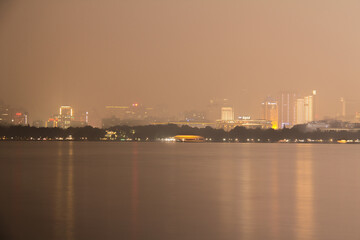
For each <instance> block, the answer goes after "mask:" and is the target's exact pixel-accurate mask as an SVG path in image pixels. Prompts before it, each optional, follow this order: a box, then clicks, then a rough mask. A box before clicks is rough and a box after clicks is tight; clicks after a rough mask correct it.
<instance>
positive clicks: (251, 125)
mask: <svg viewBox="0 0 360 240" xmlns="http://www.w3.org/2000/svg"><path fill="white" fill-rule="evenodd" d="M235 127H245V128H247V129H270V128H272V123H271V121H268V120H263V119H256V120H252V119H245V120H244V119H242V120H217V121H216V128H217V129H224V130H225V131H227V132H229V131H231V130H232V129H234V128H235Z"/></svg>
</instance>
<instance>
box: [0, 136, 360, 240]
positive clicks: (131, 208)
mask: <svg viewBox="0 0 360 240" xmlns="http://www.w3.org/2000/svg"><path fill="white" fill-rule="evenodd" d="M345 155H346V158H344V159H346V161H344V160H341V159H342V158H341V157H340V156H345ZM359 157H360V149H359V148H358V147H357V146H356V145H350V146H344V145H341V146H340V145H311V144H303V145H301V144H181V143H180V144H178V143H171V144H163V143H125V144H119V143H80V142H53V143H33V142H32V143H29V142H9V143H1V144H0V164H1V166H0V180H1V181H0V187H1V189H2V192H3V194H1V195H0V212H1V213H2V214H1V216H0V217H1V218H0V237H2V238H3V239H24V238H25V236H26V238H27V239H32V238H34V236H36V239H101V238H105V239H134V240H135V239H136V240H137V239H207V240H212V239H214V240H215V239H225V240H227V239H229V240H230V239H231V240H232V239H242V240H252V239H274V240H275V239H276V240H281V239H286V240H288V239H298V240H319V239H320V240H322V239H324V240H325V239H326V240H328V239H334V240H335V239H339V237H341V236H346V237H347V239H357V238H358V237H360V230H359V228H357V227H354V226H356V223H357V222H360V216H359V215H358V214H355V212H356V210H358V209H360V208H359V204H360V202H359V199H360V196H359V193H358V192H357V190H358V189H359V188H360V183H359V181H358V179H359V177H358V175H357V174H358V172H360V163H359V161H358V159H359ZM334 206H338V208H336V207H334ZM349 226H352V227H349ZM3 236H5V237H3Z"/></svg>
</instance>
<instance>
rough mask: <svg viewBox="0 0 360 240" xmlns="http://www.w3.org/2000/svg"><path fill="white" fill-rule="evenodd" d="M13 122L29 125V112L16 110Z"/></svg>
mask: <svg viewBox="0 0 360 240" xmlns="http://www.w3.org/2000/svg"><path fill="white" fill-rule="evenodd" d="M12 122H13V124H15V125H28V124H29V114H28V113H24V112H16V113H15V114H14V117H13V120H12Z"/></svg>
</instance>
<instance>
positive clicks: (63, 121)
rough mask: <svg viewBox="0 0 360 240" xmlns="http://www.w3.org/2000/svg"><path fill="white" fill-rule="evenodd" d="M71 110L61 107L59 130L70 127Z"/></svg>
mask: <svg viewBox="0 0 360 240" xmlns="http://www.w3.org/2000/svg"><path fill="white" fill-rule="evenodd" d="M73 115H74V113H73V108H72V107H70V106H61V107H60V114H59V122H60V126H59V127H61V128H68V127H70V126H71V121H72V120H73Z"/></svg>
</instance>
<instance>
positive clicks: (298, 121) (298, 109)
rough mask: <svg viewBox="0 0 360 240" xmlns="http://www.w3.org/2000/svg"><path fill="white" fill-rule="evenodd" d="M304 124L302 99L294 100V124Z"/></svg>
mask: <svg viewBox="0 0 360 240" xmlns="http://www.w3.org/2000/svg"><path fill="white" fill-rule="evenodd" d="M304 123H305V103H304V99H303V98H299V99H296V124H304Z"/></svg>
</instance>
